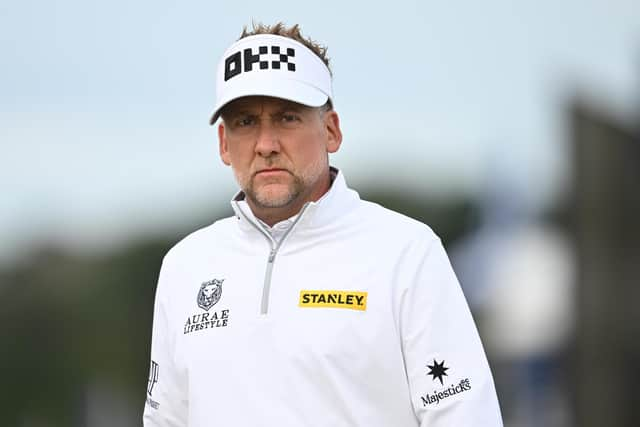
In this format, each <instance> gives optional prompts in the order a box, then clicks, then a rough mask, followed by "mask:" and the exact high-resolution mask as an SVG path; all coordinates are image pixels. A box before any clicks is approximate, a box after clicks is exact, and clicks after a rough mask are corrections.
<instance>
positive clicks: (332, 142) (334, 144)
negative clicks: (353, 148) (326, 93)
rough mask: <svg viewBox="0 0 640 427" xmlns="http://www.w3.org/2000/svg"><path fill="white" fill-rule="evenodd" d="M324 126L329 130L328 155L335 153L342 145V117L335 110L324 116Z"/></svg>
mask: <svg viewBox="0 0 640 427" xmlns="http://www.w3.org/2000/svg"><path fill="white" fill-rule="evenodd" d="M324 124H325V126H326V129H327V153H335V152H336V151H338V149H339V148H340V144H342V130H340V117H338V113H336V112H335V111H333V110H330V111H327V112H326V113H325V114H324Z"/></svg>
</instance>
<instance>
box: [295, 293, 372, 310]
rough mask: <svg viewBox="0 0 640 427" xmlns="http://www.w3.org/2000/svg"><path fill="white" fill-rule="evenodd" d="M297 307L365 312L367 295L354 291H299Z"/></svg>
mask: <svg viewBox="0 0 640 427" xmlns="http://www.w3.org/2000/svg"><path fill="white" fill-rule="evenodd" d="M298 306H299V307H333V308H348V309H351V310H360V311H365V310H366V309H367V293H366V292H355V291H300V302H299V303H298Z"/></svg>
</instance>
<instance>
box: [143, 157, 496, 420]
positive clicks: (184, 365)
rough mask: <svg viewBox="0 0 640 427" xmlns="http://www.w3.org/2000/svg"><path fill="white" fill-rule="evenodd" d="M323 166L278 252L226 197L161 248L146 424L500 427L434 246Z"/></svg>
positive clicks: (472, 337)
mask: <svg viewBox="0 0 640 427" xmlns="http://www.w3.org/2000/svg"><path fill="white" fill-rule="evenodd" d="M332 171H333V174H334V176H335V178H334V181H333V184H332V186H331V189H330V190H329V192H328V193H327V194H325V196H324V197H323V198H322V199H321V200H320V201H318V202H315V203H314V202H311V203H308V204H306V205H305V206H304V208H303V209H302V210H301V211H300V213H299V214H298V215H297V216H296V217H295V218H294V219H293V220H292V222H291V224H290V226H289V227H288V228H287V230H286V231H285V232H284V233H282V234H281V236H280V239H279V240H278V241H276V240H275V239H274V238H273V237H272V235H271V234H270V233H269V232H267V230H265V228H264V227H263V226H262V225H261V224H260V223H259V221H258V220H257V219H256V218H255V217H254V216H253V214H252V213H251V211H250V210H249V209H243V208H242V207H241V206H240V205H239V202H238V201H233V202H232V205H233V207H234V210H235V212H236V216H234V217H230V218H226V219H222V220H220V221H217V222H215V223H214V224H212V225H210V226H208V227H206V228H203V229H201V230H199V231H196V232H194V233H192V234H191V235H189V236H187V237H186V238H185V239H183V240H182V241H181V242H179V243H178V244H177V245H176V246H175V247H173V248H172V249H171V250H170V251H169V252H168V253H167V255H166V256H165V258H164V261H163V264H162V268H161V271H160V278H159V282H158V287H157V290H156V300H155V309H154V320H153V339H152V346H151V359H152V361H151V369H150V374H149V382H148V387H147V399H146V405H145V409H144V416H143V418H144V425H145V427H169V426H171V427H187V426H189V427H214V426H233V427H244V426H247V427H248V426H251V427H258V426H309V427H312V426H313V427H315V426H317V427H343V426H344V427H346V426H351V427H354V426H362V427H383V426H384V427H402V426H407V427H409V426H423V427H424V426H430V427H465V426H474V427H477V426H488V427H494V426H501V425H502V421H501V417H500V409H499V406H498V401H497V398H496V393H495V389H494V385H493V379H492V376H491V372H490V370H489V366H488V363H487V360H486V356H485V354H484V351H483V349H482V345H481V342H480V339H479V337H478V333H477V331H476V327H475V325H474V322H473V319H472V317H471V314H470V312H469V309H468V307H467V304H466V301H465V299H464V296H463V294H462V292H461V289H460V286H459V284H458V281H457V279H456V277H455V274H454V273H453V270H452V268H451V265H450V263H449V260H448V258H447V255H446V253H445V251H444V249H443V246H442V244H441V242H440V239H439V238H438V237H437V236H436V235H435V234H434V233H433V231H432V230H431V229H430V228H429V227H427V226H426V225H424V224H422V223H420V222H418V221H415V220H413V219H411V218H408V217H405V216H403V215H401V214H398V213H396V212H393V211H390V210H388V209H385V208H383V207H381V206H379V205H377V204H374V203H370V202H366V201H363V200H360V198H359V196H358V194H357V193H356V192H355V191H353V190H351V189H349V188H348V187H347V185H346V183H345V180H344V177H343V175H342V173H341V172H337V171H336V170H335V169H333V170H332Z"/></svg>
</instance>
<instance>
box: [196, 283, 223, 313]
mask: <svg viewBox="0 0 640 427" xmlns="http://www.w3.org/2000/svg"><path fill="white" fill-rule="evenodd" d="M222 282H224V279H222V280H218V279H213V280H209V281H208V282H204V283H202V285H200V290H199V291H198V307H200V308H201V309H203V310H207V311H209V309H210V308H211V307H213V306H214V305H216V303H217V302H218V301H220V296H221V295H222Z"/></svg>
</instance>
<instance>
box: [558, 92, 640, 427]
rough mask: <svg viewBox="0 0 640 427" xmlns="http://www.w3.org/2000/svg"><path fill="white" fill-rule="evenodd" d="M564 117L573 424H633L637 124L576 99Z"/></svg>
mask: <svg viewBox="0 0 640 427" xmlns="http://www.w3.org/2000/svg"><path fill="white" fill-rule="evenodd" d="M638 122H640V121H638ZM571 123H572V133H573V135H572V140H573V141H572V149H573V163H574V166H573V168H574V176H573V179H574V182H573V197H572V199H573V200H572V203H571V204H570V206H571V207H570V212H571V213H570V216H569V217H570V218H571V219H572V225H571V227H572V228H573V230H572V232H573V233H575V234H574V236H575V245H576V246H575V247H576V255H577V257H576V258H577V262H578V265H577V271H578V277H577V280H578V283H577V290H578V295H577V298H578V301H577V302H578V305H577V307H578V313H577V316H578V318H577V326H578V329H577V336H576V352H575V354H574V357H575V359H574V360H575V364H574V368H575V371H574V374H575V376H574V382H573V386H574V392H575V393H574V396H575V405H576V425H577V426H581V427H592V426H593V427H601V426H628V427H631V426H640V393H638V390H637V388H638V384H640V188H639V187H640V131H639V129H638V127H636V128H635V129H634V128H632V126H633V125H626V126H625V125H624V124H622V123H620V122H618V121H616V120H614V119H613V118H611V117H609V116H607V115H606V114H604V113H602V112H600V111H598V110H597V109H594V108H592V107H590V106H589V105H587V104H585V103H582V102H576V103H574V105H573V107H572V110H571ZM636 126H638V123H636Z"/></svg>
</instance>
